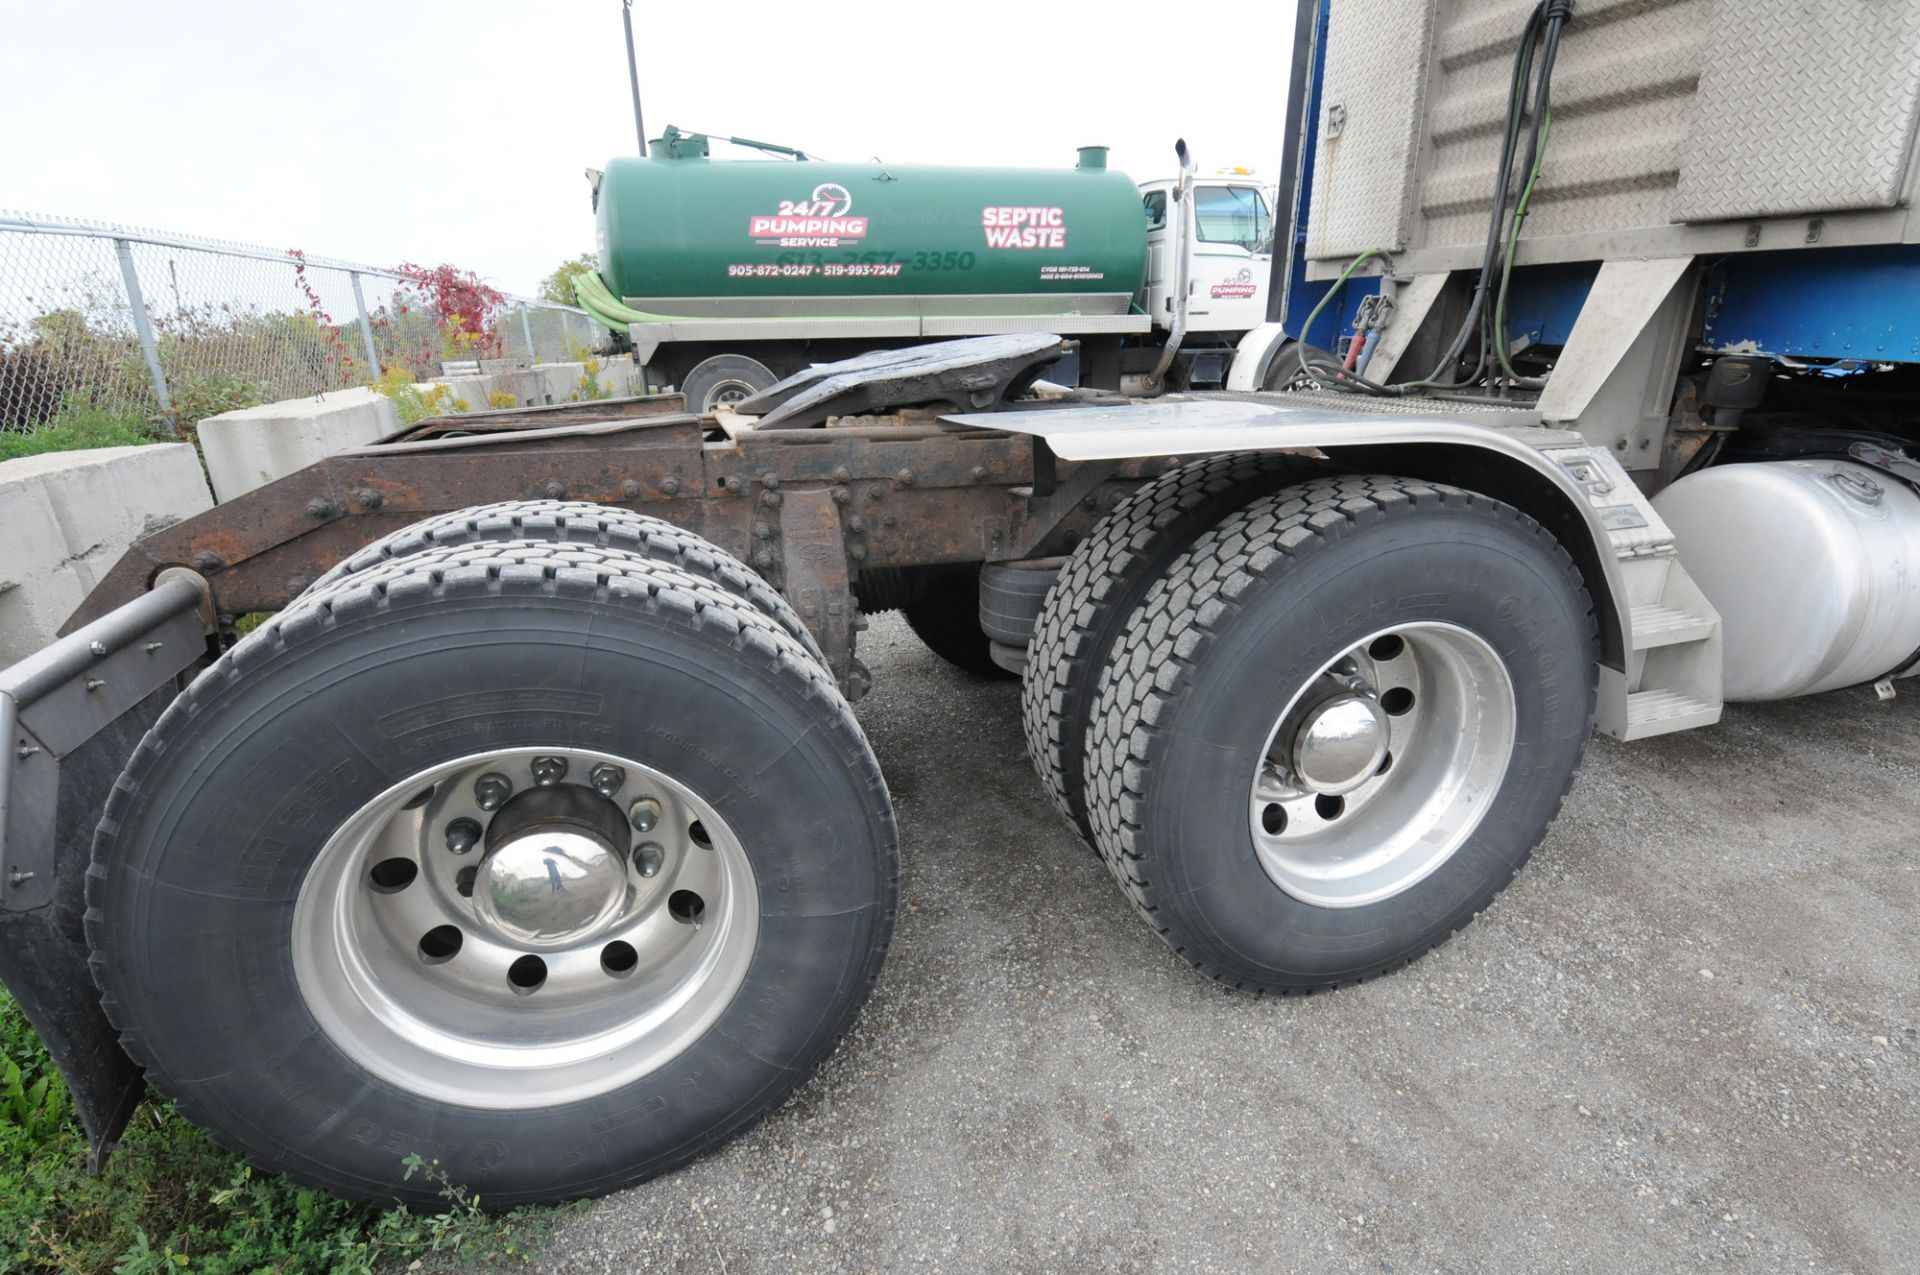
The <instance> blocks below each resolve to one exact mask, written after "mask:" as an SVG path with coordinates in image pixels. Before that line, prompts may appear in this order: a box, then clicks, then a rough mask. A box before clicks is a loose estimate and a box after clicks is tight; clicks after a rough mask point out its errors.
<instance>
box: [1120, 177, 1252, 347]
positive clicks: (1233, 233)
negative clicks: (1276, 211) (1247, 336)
mask: <svg viewBox="0 0 1920 1275" xmlns="http://www.w3.org/2000/svg"><path fill="white" fill-rule="evenodd" d="M1178 185H1179V183H1178V181H1176V180H1175V179H1173V178H1163V179H1160V180H1156V181H1149V182H1142V183H1140V193H1141V201H1142V203H1143V204H1144V205H1145V207H1146V213H1147V296H1146V302H1147V305H1146V308H1147V313H1148V314H1149V315H1151V316H1152V318H1153V323H1154V326H1155V327H1160V328H1164V327H1166V326H1167V325H1168V322H1169V320H1170V318H1171V316H1172V314H1173V296H1172V294H1171V287H1172V282H1173V276H1174V258H1173V255H1172V253H1171V252H1170V251H1169V248H1170V244H1171V241H1172V239H1173V235H1174V230H1173V227H1174V226H1175V225H1176V224H1177V219H1176V218H1174V217H1172V216H1171V215H1170V209H1171V205H1172V200H1173V191H1174V189H1175V188H1176V187H1177V186H1178ZM1193 213H1194V216H1193V227H1194V241H1193V255H1192V259H1191V266H1190V275H1189V278H1190V282H1189V284H1188V301H1187V331H1189V332H1246V331H1249V330H1250V329H1253V328H1257V327H1259V326H1260V324H1261V323H1263V322H1264V321H1265V320H1266V317H1267V289H1268V287H1269V283H1270V278H1269V276H1270V275H1271V273H1272V261H1273V205H1272V198H1271V194H1270V192H1269V191H1268V190H1267V189H1266V188H1264V187H1263V186H1262V185H1261V183H1260V181H1259V180H1258V179H1257V178H1255V177H1254V176H1252V175H1251V174H1239V173H1229V174H1225V175H1216V176H1212V177H1196V178H1195V179H1194V183H1193Z"/></svg>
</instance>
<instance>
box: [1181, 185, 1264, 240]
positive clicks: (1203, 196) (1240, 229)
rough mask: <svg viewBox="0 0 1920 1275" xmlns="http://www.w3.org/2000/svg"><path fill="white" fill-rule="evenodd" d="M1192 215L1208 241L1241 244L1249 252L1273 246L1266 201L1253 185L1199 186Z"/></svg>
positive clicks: (1201, 236) (1194, 194) (1194, 198)
mask: <svg viewBox="0 0 1920 1275" xmlns="http://www.w3.org/2000/svg"><path fill="white" fill-rule="evenodd" d="M1193 216H1194V221H1195V223H1196V224H1197V225H1198V226H1199V228H1200V238H1201V239H1202V240H1204V241H1206V242H1207V243H1231V244H1239V245H1240V246H1241V247H1242V248H1245V249H1246V250H1247V251H1248V252H1266V251H1268V250H1269V249H1271V248H1272V246H1273V226H1272V223H1271V221H1270V220H1269V218H1268V215H1267V201H1266V199H1265V198H1264V197H1262V195H1261V194H1260V192H1259V190H1258V189H1256V188H1254V187H1252V186H1199V187H1196V188H1195V189H1194V192H1193Z"/></svg>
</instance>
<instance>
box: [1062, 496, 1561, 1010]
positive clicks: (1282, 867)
mask: <svg viewBox="0 0 1920 1275" xmlns="http://www.w3.org/2000/svg"><path fill="white" fill-rule="evenodd" d="M1595 660H1596V650H1595V621H1594V616H1593V608H1592V605H1591V603H1590V601H1589V600H1588V597H1587V594H1586V591H1585V589H1584V588H1583V587H1582V583H1581V580H1580V576H1579V573H1578V571H1577V570H1576V569H1575V567H1574V565H1573V563H1572V561H1571V560H1570V559H1569V558H1568V556H1567V554H1566V552H1565V551H1564V550H1563V549H1562V548H1561V546H1560V545H1559V544H1558V543H1557V542H1556V541H1555V540H1554V539H1553V537H1552V536H1551V535H1549V534H1548V533H1547V532H1546V531H1545V530H1543V529H1542V528H1541V527H1540V526H1539V525H1538V524H1536V523H1535V522H1533V520H1531V519H1530V518H1528V517H1526V516H1525V515H1524V514H1522V513H1520V512H1519V511H1517V510H1515V509H1513V508H1511V507H1510V506H1507V505H1503V504H1500V503H1499V502H1497V501H1493V500H1490V499H1487V498H1486V497H1483V496H1479V495H1475V494H1472V493H1469V492H1465V491H1460V490H1457V489H1454V488H1448V487H1441V486H1438V485H1434V484H1428V483H1421V482H1415V481H1411V480H1406V479H1400V478H1389V477H1352V478H1346V477H1341V478H1326V479H1321V480H1318V481H1314V482H1309V483H1305V484H1302V485H1300V486H1297V487H1290V488H1287V489H1285V490H1283V491H1280V492H1277V493H1275V494H1274V495H1271V496H1267V497H1263V498H1261V499H1259V500H1255V501H1254V502H1252V503H1251V504H1249V505H1248V506H1246V507H1245V508H1244V509H1242V510H1240V511H1239V512H1237V513H1235V514H1233V515H1231V516H1229V517H1227V518H1226V519H1225V520H1224V521H1222V522H1221V523H1219V525H1217V526H1216V527H1214V528H1213V529H1212V530H1211V531H1209V532H1207V533H1205V534H1204V535H1202V536H1201V537H1200V538H1199V539H1198V540H1196V541H1195V542H1194V543H1193V545H1192V546H1191V547H1190V548H1189V549H1188V550H1187V552H1186V553H1185V554H1184V555H1182V556H1181V557H1180V558H1178V559H1176V560H1175V561H1174V562H1173V563H1172V564H1171V565H1170V566H1169V567H1168V568H1167V569H1166V571H1165V573H1164V574H1163V575H1162V576H1161V577H1160V579H1159V580H1158V581H1157V582H1156V583H1155V584H1154V586H1153V587H1152V588H1151V589H1150V590H1149V591H1148V592H1147V594H1146V596H1145V598H1144V599H1143V601H1142V602H1141V604H1140V606H1139V608H1138V609H1137V610H1136V611H1135V612H1134V615H1133V618H1132V620H1131V622H1130V623H1129V625H1128V627H1127V630H1126V633H1125V636H1124V637H1123V638H1122V640H1121V641H1120V643H1119V644H1118V645H1117V646H1116V647H1115V648H1114V651H1113V654H1112V655H1111V657H1110V658H1109V661H1108V664H1107V667H1106V670H1105V676H1104V677H1103V678H1102V680H1101V691H1100V695H1099V698H1098V700H1097V702H1096V704H1095V706H1094V710H1093V713H1092V716H1091V723H1090V726H1089V730H1088V737H1087V762H1086V766H1087V773H1086V781H1087V794H1088V795H1087V808H1088V814H1089V816H1090V818H1091V819H1092V821H1093V826H1094V833H1095V838H1096V841H1097V843H1098V845H1099V848H1100V851H1101V853H1102V855H1103V857H1104V858H1105V859H1106V861H1107V865H1108V867H1109V868H1110V869H1112V871H1113V874H1114V876H1115V877H1116V879H1117V880H1118V881H1119V883H1120V886H1121V888H1122V890H1123V891H1124V892H1125V893H1126V894H1127V896H1128V898H1129V899H1131V900H1132V901H1133V903H1134V904H1135V905H1136V907H1137V908H1138V909H1139V911H1140V913H1141V915H1142V916H1144V917H1145V918H1146V919H1147V921H1148V922H1149V923H1150V924H1151V925H1152V926H1153V927H1154V929H1155V930H1156V931H1157V932H1158V933H1159V934H1160V935H1161V937H1162V938H1164V939H1165V940H1166V942H1167V943H1168V944H1169V945H1170V946H1171V947H1173V949H1174V950H1175V951H1177V952H1178V953H1180V955H1181V956H1183V957H1184V958H1186V960H1188V961H1189V962H1191V963H1192V964H1193V965H1195V966H1197V967H1198V968H1199V969H1200V970H1202V971H1203V972H1205V973H1207V974H1209V975H1211V976H1213V977H1214V978H1217V979H1219V980H1221V981H1222V982H1226V983H1230V984H1233V985H1235V986H1238V987H1242V988H1245V989H1247V990H1249V991H1257V992H1270V993H1298V992H1310V991H1315V990H1319V989H1325V988H1333V987H1339V986H1342V985H1344V984H1348V983H1352V982H1357V981H1360V980H1362V979H1365V978H1369V977H1372V976H1374V975H1376V974H1380V973H1384V972H1386V971H1388V970H1392V969H1395V968H1397V967H1399V966H1401V965H1404V964H1405V963H1406V962H1407V961H1409V960H1412V959H1413V958H1415V957H1417V956H1419V955H1420V954H1421V953H1423V952H1425V951H1427V950H1428V949H1430V948H1432V947H1433V946H1434V945H1436V944H1438V943H1440V942H1442V941H1443V940H1445V939H1446V938H1447V937H1448V936H1449V935H1450V934H1452V933H1453V932H1454V931H1455V930H1457V929H1459V928H1460V927H1461V926H1463V925H1465V924H1466V923H1467V922H1468V921H1469V920H1471V919H1472V918H1473V916H1474V915H1475V913H1477V912H1479V911H1480V910H1481V909H1483V908H1485V907H1486V906H1487V905H1488V903H1490V902H1491V901H1492V900H1493V897H1494V896H1495V895H1496V894H1498V893H1499V892H1500V890H1501V889H1502V888H1504V887H1505V886H1506V884H1507V883H1508V882H1509V881H1510V880H1511V879H1512V878H1513V875H1514V873H1515V872H1516V871H1518V870H1519V868H1520V866H1521V865H1522V864H1523V863H1524V862H1525V861H1526V859H1527V857H1528V855H1529V854H1531V852H1532V851H1533V848H1534V846H1535V845H1536V844H1538V842H1539V841H1540V839H1541V837H1542V836H1543V835H1544V834H1545V832H1546V828H1547V825H1548V824H1549V823H1550V822H1551V821H1552V819H1553V817H1554V815H1555V813H1556V812H1557V811H1558V810H1559V807H1560V802H1561V799H1562V797H1563V796H1564V795H1565V793H1566V791H1567V787H1568V785H1569V784H1570V783H1571V781H1572V778H1573V773H1574V768H1575V766H1576V765H1577V763H1578V761H1579V758H1580V753H1581V749H1582V747H1583V745H1584V744H1585V741H1586V737H1587V734H1588V731H1589V729H1590V724H1591V721H1592V715H1593V703H1594V688H1595V668H1596V664H1595Z"/></svg>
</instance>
